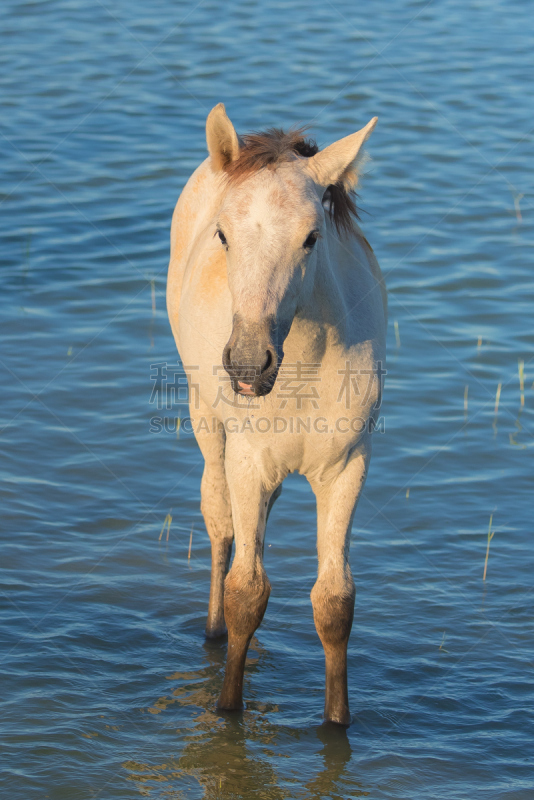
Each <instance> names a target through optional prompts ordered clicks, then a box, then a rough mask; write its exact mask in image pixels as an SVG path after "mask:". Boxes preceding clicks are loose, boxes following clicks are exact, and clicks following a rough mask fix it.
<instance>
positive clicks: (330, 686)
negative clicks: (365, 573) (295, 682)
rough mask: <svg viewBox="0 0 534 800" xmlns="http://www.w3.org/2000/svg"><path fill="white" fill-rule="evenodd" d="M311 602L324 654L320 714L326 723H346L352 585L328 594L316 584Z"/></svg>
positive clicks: (347, 717) (347, 720)
mask: <svg viewBox="0 0 534 800" xmlns="http://www.w3.org/2000/svg"><path fill="white" fill-rule="evenodd" d="M323 586H324V584H323ZM312 602H313V616H314V620H315V627H316V629H317V633H318V634H319V638H320V639H321V642H322V645H323V648H324V654H325V705H324V716H325V719H326V720H328V721H329V722H336V723H337V724H339V725H347V726H348V725H350V710H349V698H348V690H347V645H348V641H349V636H350V631H351V628H352V618H353V615H354V585H352V586H347V591H345V592H344V593H343V594H338V595H332V594H329V593H328V591H327V590H326V589H324V588H323V587H322V586H321V585H317V584H316V586H315V587H314V590H313V592H312Z"/></svg>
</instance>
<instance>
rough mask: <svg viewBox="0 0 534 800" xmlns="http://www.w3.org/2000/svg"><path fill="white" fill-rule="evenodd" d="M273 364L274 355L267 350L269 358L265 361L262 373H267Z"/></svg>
mask: <svg viewBox="0 0 534 800" xmlns="http://www.w3.org/2000/svg"><path fill="white" fill-rule="evenodd" d="M272 363H273V355H272V353H271V351H270V350H267V357H266V359H265V361H264V364H263V367H262V368H261V371H262V373H263V372H267V370H268V369H269V367H270V366H271V364H272Z"/></svg>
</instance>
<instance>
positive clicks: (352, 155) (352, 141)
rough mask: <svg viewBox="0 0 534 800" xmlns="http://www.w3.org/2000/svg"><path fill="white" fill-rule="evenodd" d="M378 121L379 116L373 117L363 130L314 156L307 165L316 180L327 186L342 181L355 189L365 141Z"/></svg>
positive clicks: (349, 187) (345, 186)
mask: <svg viewBox="0 0 534 800" xmlns="http://www.w3.org/2000/svg"><path fill="white" fill-rule="evenodd" d="M377 121H378V117H373V119H372V120H371V121H370V122H368V123H367V125H366V126H365V128H362V129H361V131H358V132H357V133H352V134H351V135H350V136H345V138H344V139H339V140H338V141H337V142H334V144H331V145H329V146H328V147H325V149H324V150H320V151H319V152H318V153H317V155H315V156H312V158H310V159H309V160H308V164H307V167H308V169H309V170H310V172H311V174H312V176H313V179H314V181H315V182H316V183H318V184H319V185H320V186H323V187H325V188H326V187H327V186H330V184H332V183H338V182H341V183H342V184H343V186H344V188H345V189H347V190H349V189H354V187H355V186H356V184H357V183H358V167H359V166H361V164H362V156H363V153H362V146H363V143H364V142H365V140H366V139H367V138H368V137H369V136H370V135H371V132H372V130H373V128H374V127H375V125H376V123H377Z"/></svg>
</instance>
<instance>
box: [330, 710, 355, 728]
mask: <svg viewBox="0 0 534 800" xmlns="http://www.w3.org/2000/svg"><path fill="white" fill-rule="evenodd" d="M350 723H351V719H350V712H349V710H348V708H347V709H344V710H343V711H340V712H338V713H335V712H334V713H328V712H327V713H325V718H324V724H325V725H330V724H332V725H339V726H340V727H341V728H348V727H349V726H350Z"/></svg>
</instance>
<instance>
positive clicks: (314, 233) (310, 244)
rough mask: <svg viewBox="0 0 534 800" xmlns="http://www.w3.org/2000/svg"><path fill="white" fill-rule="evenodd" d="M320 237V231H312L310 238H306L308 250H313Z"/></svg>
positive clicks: (305, 244)
mask: <svg viewBox="0 0 534 800" xmlns="http://www.w3.org/2000/svg"><path fill="white" fill-rule="evenodd" d="M318 238H319V233H318V232H317V231H312V232H311V233H310V235H309V236H308V238H307V239H306V241H305V242H304V247H305V248H306V249H307V250H311V249H312V247H313V246H314V244H315V242H316V241H317V239H318Z"/></svg>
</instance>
